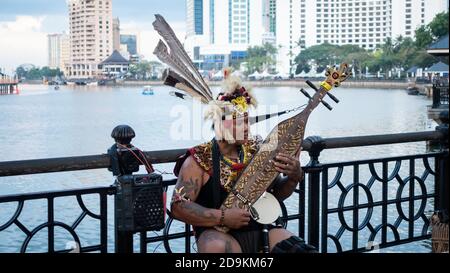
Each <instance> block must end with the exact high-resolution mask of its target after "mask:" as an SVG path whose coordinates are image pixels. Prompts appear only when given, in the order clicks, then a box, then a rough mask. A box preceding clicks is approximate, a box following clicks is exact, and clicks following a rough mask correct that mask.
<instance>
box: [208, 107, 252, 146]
mask: <svg viewBox="0 0 450 273" xmlns="http://www.w3.org/2000/svg"><path fill="white" fill-rule="evenodd" d="M221 125H222V126H219V127H218V128H220V129H219V131H217V130H216V134H219V136H221V137H222V139H224V140H230V138H231V140H233V141H234V142H235V143H236V144H244V143H245V142H247V140H248V135H249V127H250V126H249V123H248V113H245V114H244V116H240V117H236V118H230V119H225V120H223V121H222V124H221Z"/></svg>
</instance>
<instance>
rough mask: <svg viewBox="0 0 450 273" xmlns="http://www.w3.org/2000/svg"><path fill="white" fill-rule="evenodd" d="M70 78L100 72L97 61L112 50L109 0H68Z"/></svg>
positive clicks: (95, 74)
mask: <svg viewBox="0 0 450 273" xmlns="http://www.w3.org/2000/svg"><path fill="white" fill-rule="evenodd" d="M68 8H69V23H70V65H69V66H68V70H69V71H68V72H69V77H71V78H93V77H96V76H97V75H99V72H100V71H99V68H98V64H100V63H101V62H102V61H103V60H105V59H106V58H107V57H109V56H110V55H111V54H112V53H113V17H112V0H69V1H68Z"/></svg>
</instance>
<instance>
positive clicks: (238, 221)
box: [223, 208, 250, 229]
mask: <svg viewBox="0 0 450 273" xmlns="http://www.w3.org/2000/svg"><path fill="white" fill-rule="evenodd" d="M249 222H250V213H249V212H248V211H246V210H245V209H239V208H231V209H226V210H225V218H224V221H223V224H224V225H225V226H227V227H229V228H231V229H239V228H241V227H244V226H248V223H249Z"/></svg>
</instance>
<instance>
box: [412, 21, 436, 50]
mask: <svg viewBox="0 0 450 273" xmlns="http://www.w3.org/2000/svg"><path fill="white" fill-rule="evenodd" d="M415 38H416V40H415V46H416V48H418V49H423V48H426V47H427V46H428V45H430V44H431V43H432V42H433V36H432V34H431V31H430V29H429V28H428V27H427V26H421V27H419V28H418V29H416V32H415Z"/></svg>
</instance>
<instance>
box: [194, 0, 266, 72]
mask: <svg viewBox="0 0 450 273" xmlns="http://www.w3.org/2000/svg"><path fill="white" fill-rule="evenodd" d="M186 18H187V22H186V27H187V29H186V41H185V48H186V51H187V52H188V54H189V55H190V56H191V58H192V59H193V60H194V62H195V63H196V64H197V65H198V67H199V68H200V69H202V70H220V69H222V68H223V67H225V66H230V65H233V64H236V63H238V62H240V61H242V60H243V59H244V58H245V57H246V54H247V53H246V51H247V48H248V47H249V46H254V45H261V44H262V42H263V34H264V29H263V28H264V27H263V6H262V0H228V1H223V0H187V16H186Z"/></svg>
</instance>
